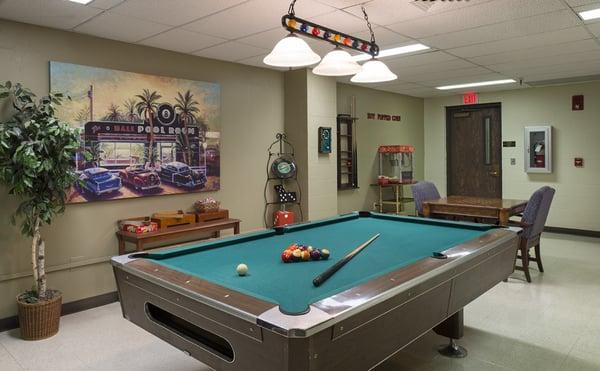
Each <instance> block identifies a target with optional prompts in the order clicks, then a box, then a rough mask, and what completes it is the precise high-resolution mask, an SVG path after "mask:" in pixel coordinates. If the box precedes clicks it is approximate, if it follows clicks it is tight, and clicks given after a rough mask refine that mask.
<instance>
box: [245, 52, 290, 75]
mask: <svg viewBox="0 0 600 371" xmlns="http://www.w3.org/2000/svg"><path fill="white" fill-rule="evenodd" d="M266 55H267V54H266V53H265V54H261V55H255V56H254V57H250V58H245V59H240V60H239V61H236V63H241V64H246V65H249V66H254V67H262V68H267V69H270V70H277V71H287V70H288V68H287V67H273V66H267V65H266V64H264V63H263V59H264V58H265V56H266Z"/></svg>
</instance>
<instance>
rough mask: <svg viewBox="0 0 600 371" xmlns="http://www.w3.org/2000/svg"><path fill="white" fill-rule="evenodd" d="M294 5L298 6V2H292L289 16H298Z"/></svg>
mask: <svg viewBox="0 0 600 371" xmlns="http://www.w3.org/2000/svg"><path fill="white" fill-rule="evenodd" d="M294 5H296V0H292V2H291V4H290V8H289V9H288V14H289V15H296V11H295V10H294Z"/></svg>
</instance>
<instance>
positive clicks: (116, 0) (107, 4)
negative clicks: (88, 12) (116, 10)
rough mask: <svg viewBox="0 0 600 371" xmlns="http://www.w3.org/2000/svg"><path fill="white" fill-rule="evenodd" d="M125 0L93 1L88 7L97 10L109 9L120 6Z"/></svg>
mask: <svg viewBox="0 0 600 371" xmlns="http://www.w3.org/2000/svg"><path fill="white" fill-rule="evenodd" d="M123 1H125V0H94V1H92V2H91V3H89V4H88V6H91V7H94V8H99V9H104V10H107V9H110V8H112V7H113V6H116V5H119V4H121V3H122V2H123Z"/></svg>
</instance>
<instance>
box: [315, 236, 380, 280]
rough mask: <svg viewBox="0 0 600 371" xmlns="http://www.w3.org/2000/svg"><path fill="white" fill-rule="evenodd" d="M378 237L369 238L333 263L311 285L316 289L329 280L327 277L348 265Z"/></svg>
mask: <svg viewBox="0 0 600 371" xmlns="http://www.w3.org/2000/svg"><path fill="white" fill-rule="evenodd" d="M380 235H381V233H377V234H376V235H375V236H373V237H371V238H369V239H368V240H367V241H366V242H365V243H363V244H362V245H360V246H359V247H357V248H356V249H354V250H352V251H351V252H350V253H348V255H346V256H344V257H343V258H341V259H340V260H339V261H338V262H337V263H335V264H334V265H332V266H331V267H330V268H329V269H327V270H326V271H325V272H323V273H321V274H319V275H318V276H317V277H315V279H314V280H313V285H315V286H316V287H318V286H320V285H321V284H322V283H323V282H325V281H327V280H328V279H329V277H331V276H333V274H334V273H335V272H337V271H338V270H340V268H342V267H343V266H344V265H346V263H348V262H349V261H350V260H352V258H354V257H355V256H356V255H357V254H358V253H359V252H361V251H362V250H363V249H364V248H365V247H367V246H369V244H370V243H371V242H373V241H375V240H376V239H377V238H378V237H379V236H380Z"/></svg>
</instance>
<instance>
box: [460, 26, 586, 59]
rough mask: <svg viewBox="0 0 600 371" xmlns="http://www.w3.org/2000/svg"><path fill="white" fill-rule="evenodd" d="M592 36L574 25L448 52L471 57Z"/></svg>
mask: <svg viewBox="0 0 600 371" xmlns="http://www.w3.org/2000/svg"><path fill="white" fill-rule="evenodd" d="M590 37H591V36H590V35H589V33H588V32H587V31H586V30H585V29H584V28H583V27H582V26H580V27H573V28H568V29H565V30H559V31H551V32H545V33H542V34H536V35H529V36H524V37H517V38H513V39H508V40H499V41H493V42H489V43H485V44H477V45H469V46H463V47H460V48H456V49H449V50H448V52H449V53H451V54H454V55H457V56H459V57H463V58H469V57H476V56H481V55H488V54H495V53H499V52H506V51H511V50H521V49H527V48H535V47H539V46H542V45H552V44H560V43H565V42H569V41H577V40H585V39H589V38H590Z"/></svg>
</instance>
